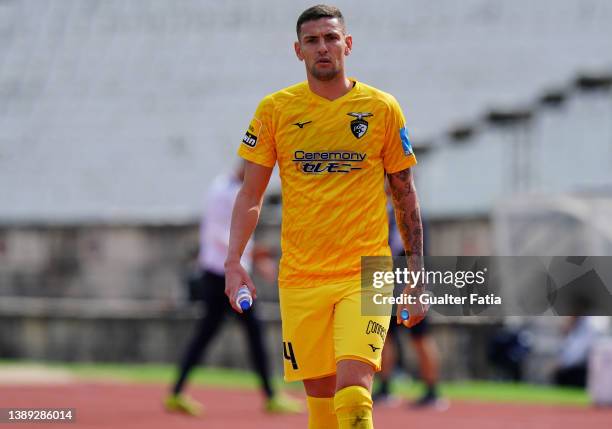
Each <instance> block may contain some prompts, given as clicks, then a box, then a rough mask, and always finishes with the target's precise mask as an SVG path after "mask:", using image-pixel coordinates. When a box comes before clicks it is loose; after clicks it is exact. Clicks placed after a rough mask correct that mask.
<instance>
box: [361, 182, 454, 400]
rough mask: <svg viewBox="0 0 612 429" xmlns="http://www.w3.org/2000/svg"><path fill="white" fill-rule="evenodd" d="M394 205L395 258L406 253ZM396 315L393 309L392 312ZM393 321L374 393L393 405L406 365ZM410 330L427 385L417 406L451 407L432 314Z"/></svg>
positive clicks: (391, 229) (391, 237)
mask: <svg viewBox="0 0 612 429" xmlns="http://www.w3.org/2000/svg"><path fill="white" fill-rule="evenodd" d="M385 190H386V191H387V196H390V194H391V191H390V189H389V184H388V182H385ZM392 210H393V207H392V205H391V203H390V202H389V204H388V211H389V247H390V248H391V252H392V255H393V257H397V256H403V255H404V254H405V251H404V246H403V244H402V238H401V236H400V233H399V230H398V228H397V224H396V222H395V216H393V212H392ZM422 223H423V253H424V254H425V255H427V234H426V231H425V227H426V223H425V220H422ZM392 314H393V312H392ZM394 322H395V321H394V320H391V323H390V324H389V330H388V332H387V338H386V340H385V346H384V347H383V350H382V369H381V371H380V374H379V377H378V378H379V384H378V389H377V391H376V392H375V393H374V395H373V399H374V401H375V402H376V403H377V404H381V405H385V404H386V405H393V404H394V403H395V402H397V400H396V398H394V397H393V396H392V395H391V382H392V377H393V372H394V370H395V369H396V368H397V367H398V366H402V362H403V357H402V355H401V344H400V339H399V332H398V329H397V324H396V323H394ZM408 332H409V333H410V338H411V343H412V346H413V347H414V351H415V352H416V355H417V359H418V363H419V375H420V377H421V380H422V381H423V383H424V384H425V392H424V393H423V395H422V396H421V397H420V398H419V399H417V400H416V401H415V402H414V403H413V406H415V407H429V406H433V407H436V408H445V407H447V406H448V401H446V400H444V399H442V398H440V394H439V391H438V379H439V366H440V364H439V361H440V359H439V353H438V346H437V344H436V342H435V340H434V339H433V337H432V336H431V334H430V328H429V321H428V317H425V318H424V319H423V320H422V321H421V323H419V324H418V325H415V326H413V327H411V328H409V329H408Z"/></svg>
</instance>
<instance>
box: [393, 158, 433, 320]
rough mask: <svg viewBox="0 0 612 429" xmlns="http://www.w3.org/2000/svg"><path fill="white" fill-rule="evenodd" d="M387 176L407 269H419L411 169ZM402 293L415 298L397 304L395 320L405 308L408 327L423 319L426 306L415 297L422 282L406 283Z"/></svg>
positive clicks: (416, 207)
mask: <svg viewBox="0 0 612 429" xmlns="http://www.w3.org/2000/svg"><path fill="white" fill-rule="evenodd" d="M387 177H388V180H389V187H390V189H391V196H392V198H393V208H394V210H395V221H396V223H397V228H398V229H399V232H400V235H401V236H402V241H403V242H404V249H406V258H407V260H408V269H410V270H411V271H420V270H421V268H423V225H422V223H421V211H420V208H419V199H418V197H417V193H416V188H415V187H414V180H413V177H412V170H410V168H407V169H405V170H401V171H398V172H397V173H393V174H389V175H388V176H387ZM403 293H406V294H408V295H413V296H415V297H417V299H416V302H415V303H414V304H408V305H404V306H399V305H398V307H397V320H398V322H397V323H401V317H400V313H401V311H402V310H404V309H407V310H408V313H409V314H410V317H409V319H408V320H407V321H404V322H403V324H404V325H405V326H407V327H411V326H414V325H416V324H417V323H419V322H420V321H421V320H423V318H424V317H425V313H426V312H427V306H424V305H422V304H420V302H419V300H418V296H419V295H420V294H421V293H423V285H422V284H421V283H419V284H416V285H407V286H406V288H405V289H404V292H403Z"/></svg>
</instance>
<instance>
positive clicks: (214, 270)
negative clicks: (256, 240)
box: [165, 162, 302, 415]
mask: <svg viewBox="0 0 612 429" xmlns="http://www.w3.org/2000/svg"><path fill="white" fill-rule="evenodd" d="M243 179H244V163H242V162H241V163H240V166H239V167H238V168H237V169H236V171H235V172H234V173H233V174H230V175H223V176H219V177H217V178H216V179H215V180H214V182H213V184H212V186H211V188H210V189H209V191H208V194H207V198H206V209H205V212H204V215H203V218H202V222H201V225H200V252H199V257H198V261H199V263H198V267H197V269H196V270H195V272H192V273H191V274H190V275H188V278H187V281H188V284H189V295H190V298H191V299H195V300H199V302H201V304H202V310H203V313H204V317H203V318H202V319H201V320H200V322H199V324H198V326H197V329H196V331H195V333H194V335H193V337H192V339H191V341H190V343H189V345H188V347H187V349H186V350H185V353H184V356H183V358H182V360H181V364H180V370H179V375H178V378H177V380H176V382H175V384H174V386H173V388H172V393H171V394H170V395H169V396H168V397H167V398H166V401H165V405H166V409H167V410H169V411H177V412H183V413H186V414H191V415H197V414H200V412H201V409H202V407H201V405H200V404H199V403H198V402H197V401H195V400H194V399H192V398H190V397H189V396H187V395H184V394H183V393H182V391H183V389H184V386H185V382H186V381H187V377H188V376H189V373H190V372H191V370H192V369H193V368H194V367H195V366H196V365H197V364H198V362H199V361H200V359H201V357H202V355H203V354H204V352H205V351H206V348H207V347H208V345H209V344H210V341H211V340H212V339H213V338H214V337H215V335H216V334H217V333H218V332H219V330H220V328H221V326H222V322H223V320H224V319H225V316H226V315H227V314H229V313H231V314H233V315H235V316H237V317H238V319H239V321H240V323H241V325H242V327H243V328H244V331H245V332H246V334H247V337H248V342H249V347H250V350H251V358H252V361H253V365H254V367H255V370H256V371H257V374H258V376H259V379H260V382H261V389H262V391H263V393H264V395H265V397H266V402H265V410H266V411H267V412H271V413H293V412H300V411H301V408H302V407H301V405H300V403H299V402H297V401H295V400H294V399H291V398H289V397H287V396H284V395H280V394H275V393H274V390H273V386H272V383H271V380H270V371H269V366H268V356H267V353H266V347H265V341H264V336H263V332H262V329H261V326H260V322H259V319H258V317H257V305H254V306H253V307H251V309H250V310H248V311H246V312H244V313H243V314H238V313H236V312H234V311H233V310H232V308H231V307H230V304H229V303H228V300H227V296H225V269H224V262H225V258H226V256H227V249H228V245H229V231H230V223H231V218H232V208H233V205H234V200H235V199H236V194H237V193H238V191H239V190H240V187H241V185H242V181H243ZM252 262H255V266H256V267H259V268H260V269H259V271H260V274H261V275H262V276H263V277H264V278H266V279H267V280H269V281H274V279H275V277H276V275H275V274H276V265H275V264H274V262H273V260H272V259H271V258H270V256H269V255H268V252H266V251H265V250H263V249H257V248H256V247H255V246H254V245H253V242H252V240H249V242H248V243H247V245H246V247H245V251H244V255H243V257H242V264H243V266H244V267H245V268H246V269H247V270H248V269H250V268H251V263H252Z"/></svg>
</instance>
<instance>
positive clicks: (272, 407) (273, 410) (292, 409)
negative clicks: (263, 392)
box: [266, 393, 304, 414]
mask: <svg viewBox="0 0 612 429" xmlns="http://www.w3.org/2000/svg"><path fill="white" fill-rule="evenodd" d="M266 412H267V413H270V414H299V413H302V412H304V407H303V405H302V403H301V402H300V401H298V400H297V399H293V398H292V397H291V396H288V395H284V394H282V393H280V394H277V395H274V396H272V397H271V398H270V399H268V400H267V401H266Z"/></svg>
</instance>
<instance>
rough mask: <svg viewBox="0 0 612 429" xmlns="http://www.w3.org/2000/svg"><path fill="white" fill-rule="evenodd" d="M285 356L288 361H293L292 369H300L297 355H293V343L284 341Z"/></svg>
mask: <svg viewBox="0 0 612 429" xmlns="http://www.w3.org/2000/svg"><path fill="white" fill-rule="evenodd" d="M283 356H284V357H285V359H286V360H290V361H291V367H292V368H293V369H294V370H295V369H298V364H297V361H296V360H295V353H293V345H292V344H291V342H287V343H286V342H284V341H283Z"/></svg>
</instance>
